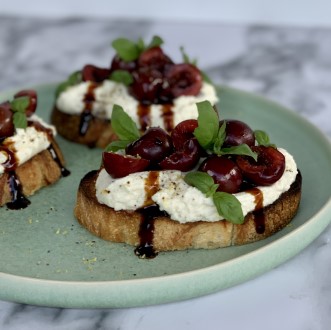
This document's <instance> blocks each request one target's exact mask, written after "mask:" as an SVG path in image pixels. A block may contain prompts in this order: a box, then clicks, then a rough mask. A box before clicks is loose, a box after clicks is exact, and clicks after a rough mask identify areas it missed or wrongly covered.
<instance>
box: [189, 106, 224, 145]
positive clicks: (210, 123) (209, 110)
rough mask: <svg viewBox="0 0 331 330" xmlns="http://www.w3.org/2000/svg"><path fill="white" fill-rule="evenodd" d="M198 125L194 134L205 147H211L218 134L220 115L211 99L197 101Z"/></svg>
mask: <svg viewBox="0 0 331 330" xmlns="http://www.w3.org/2000/svg"><path fill="white" fill-rule="evenodd" d="M197 107H198V113H199V115H198V127H197V128H196V129H195V130H194V132H193V134H194V136H195V137H196V138H197V140H198V142H199V144H200V145H201V146H202V147H203V148H204V149H210V148H212V146H213V145H214V142H215V140H216V138H217V136H218V131H219V119H218V115H217V113H216V111H215V109H214V108H213V106H212V105H211V104H210V102H209V101H203V102H199V103H197Z"/></svg>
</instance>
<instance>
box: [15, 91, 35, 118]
mask: <svg viewBox="0 0 331 330" xmlns="http://www.w3.org/2000/svg"><path fill="white" fill-rule="evenodd" d="M22 96H27V97H28V98H29V105H28V107H27V108H26V110H25V114H26V115H27V116H28V117H30V116H31V115H32V114H33V113H34V112H35V111H36V108H37V101H38V96H37V93H36V91H35V90H33V89H24V90H21V91H19V92H17V93H16V94H15V95H14V98H15V99H16V98H18V97H22Z"/></svg>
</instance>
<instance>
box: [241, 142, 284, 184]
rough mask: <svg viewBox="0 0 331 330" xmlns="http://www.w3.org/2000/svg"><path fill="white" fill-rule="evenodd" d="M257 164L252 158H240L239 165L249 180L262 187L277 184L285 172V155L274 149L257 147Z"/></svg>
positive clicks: (254, 148)
mask: <svg viewBox="0 0 331 330" xmlns="http://www.w3.org/2000/svg"><path fill="white" fill-rule="evenodd" d="M251 149H252V150H253V151H255V152H256V153H257V154H258V157H257V162H256V161H255V160H254V159H253V158H252V157H247V156H238V157H237V161H236V162H237V165H238V166H239V168H240V169H241V171H242V172H243V175H244V177H245V178H247V179H248V180H250V181H252V182H253V183H255V184H257V185H261V186H269V185H271V184H273V183H275V182H276V181H277V180H279V179H280V177H281V176H282V175H283V173H284V171H285V157H284V155H283V154H282V153H281V152H280V151H278V150H277V149H276V148H273V147H265V146H255V147H252V148H251Z"/></svg>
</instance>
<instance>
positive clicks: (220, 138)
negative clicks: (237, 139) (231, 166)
mask: <svg viewBox="0 0 331 330" xmlns="http://www.w3.org/2000/svg"><path fill="white" fill-rule="evenodd" d="M225 129H226V121H225V120H224V122H223V124H222V126H221V127H220V128H219V130H218V133H217V138H216V140H215V142H214V146H213V152H214V154H216V155H221V154H222V152H221V148H222V145H223V143H224V141H225V138H226V132H225Z"/></svg>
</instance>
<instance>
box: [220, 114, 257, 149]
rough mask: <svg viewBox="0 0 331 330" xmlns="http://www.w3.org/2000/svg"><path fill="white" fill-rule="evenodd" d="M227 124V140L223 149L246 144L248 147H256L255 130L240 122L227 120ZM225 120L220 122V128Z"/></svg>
mask: <svg viewBox="0 0 331 330" xmlns="http://www.w3.org/2000/svg"><path fill="white" fill-rule="evenodd" d="M225 122H226V128H225V132H226V138H225V141H224V143H223V147H231V146H238V145H240V144H243V143H246V144H247V145H248V146H250V147H251V146H254V144H255V136H254V132H253V130H252V129H251V128H250V127H249V126H248V125H247V124H246V123H244V122H242V121H240V120H234V119H227V120H225ZM223 123H224V120H221V121H220V126H221V125H222V124H223Z"/></svg>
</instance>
